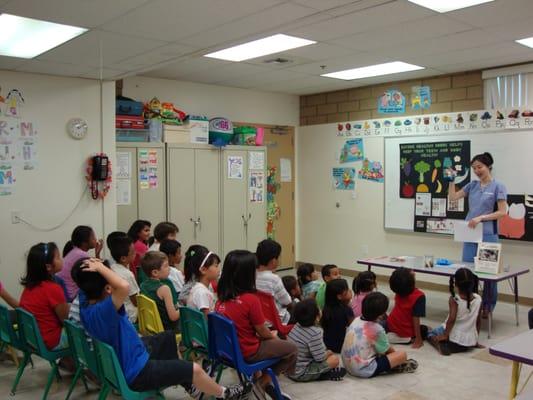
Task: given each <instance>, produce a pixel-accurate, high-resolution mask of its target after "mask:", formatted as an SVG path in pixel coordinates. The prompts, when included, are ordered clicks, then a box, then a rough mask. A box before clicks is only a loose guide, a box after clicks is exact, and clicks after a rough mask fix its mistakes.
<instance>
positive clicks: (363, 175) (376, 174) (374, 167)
mask: <svg viewBox="0 0 533 400" xmlns="http://www.w3.org/2000/svg"><path fill="white" fill-rule="evenodd" d="M357 175H358V177H359V179H365V180H368V181H372V182H381V183H382V182H383V180H384V179H385V175H384V173H383V165H382V164H381V162H379V161H369V160H368V158H365V159H364V161H363V166H362V167H361V169H360V170H359V171H358V173H357Z"/></svg>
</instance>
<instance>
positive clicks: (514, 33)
mask: <svg viewBox="0 0 533 400" xmlns="http://www.w3.org/2000/svg"><path fill="white" fill-rule="evenodd" d="M483 31H484V32H485V33H486V34H487V35H494V36H496V37H498V38H501V39H507V40H511V41H514V40H516V39H524V38H527V37H531V36H533V24H532V23H531V18H530V17H527V18H524V19H521V20H517V21H514V22H513V23H512V24H504V25H497V26H491V27H488V28H485V29H483Z"/></svg>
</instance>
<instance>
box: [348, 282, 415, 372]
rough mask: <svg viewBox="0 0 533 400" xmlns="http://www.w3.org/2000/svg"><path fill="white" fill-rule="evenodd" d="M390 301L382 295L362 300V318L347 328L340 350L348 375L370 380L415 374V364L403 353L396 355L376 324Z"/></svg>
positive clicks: (372, 294)
mask: <svg viewBox="0 0 533 400" xmlns="http://www.w3.org/2000/svg"><path fill="white" fill-rule="evenodd" d="M388 307H389V299H388V298H387V296H385V295H384V294H383V293H379V292H374V293H370V294H369V295H368V296H366V297H365V298H364V300H363V304H362V315H361V316H360V317H358V318H356V319H355V320H354V321H353V322H352V323H351V324H350V326H349V327H348V330H347V332H346V339H345V340H344V344H343V346H342V361H343V363H344V366H345V367H346V369H347V370H348V372H349V373H350V374H351V375H353V376H357V377H359V378H372V377H374V376H378V375H380V374H384V373H388V372H414V371H415V370H416V368H417V367H418V363H417V362H416V361H415V360H412V359H409V360H408V359H407V354H406V353H405V351H396V350H394V348H393V347H392V346H391V345H390V344H389V340H388V338H387V334H386V333H385V330H384V329H383V327H382V326H381V325H380V324H379V323H378V322H377V321H378V320H379V319H380V317H381V316H382V315H383V314H385V312H387V308H388Z"/></svg>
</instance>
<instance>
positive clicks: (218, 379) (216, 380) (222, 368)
mask: <svg viewBox="0 0 533 400" xmlns="http://www.w3.org/2000/svg"><path fill="white" fill-rule="evenodd" d="M223 372H224V366H223V365H222V364H220V365H219V366H218V368H217V377H216V378H215V382H216V383H219V382H220V379H221V378H222V373H223Z"/></svg>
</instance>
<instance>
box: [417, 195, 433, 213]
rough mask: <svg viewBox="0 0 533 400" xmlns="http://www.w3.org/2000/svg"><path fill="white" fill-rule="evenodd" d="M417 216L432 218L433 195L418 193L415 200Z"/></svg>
mask: <svg viewBox="0 0 533 400" xmlns="http://www.w3.org/2000/svg"><path fill="white" fill-rule="evenodd" d="M415 215H420V216H422V217H430V216H431V193H417V194H416V199H415Z"/></svg>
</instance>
